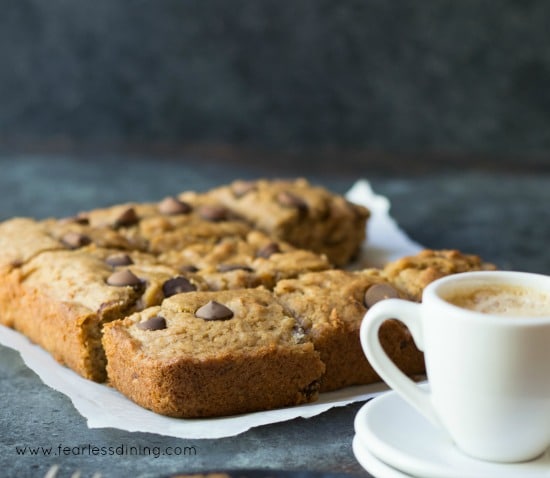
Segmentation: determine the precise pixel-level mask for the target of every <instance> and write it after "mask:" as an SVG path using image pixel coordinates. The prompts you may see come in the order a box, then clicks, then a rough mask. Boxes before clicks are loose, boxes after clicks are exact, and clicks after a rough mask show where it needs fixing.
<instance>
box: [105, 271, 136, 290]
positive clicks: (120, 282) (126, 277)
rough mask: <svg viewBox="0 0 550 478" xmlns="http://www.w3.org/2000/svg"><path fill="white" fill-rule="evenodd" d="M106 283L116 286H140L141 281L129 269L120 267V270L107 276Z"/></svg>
mask: <svg viewBox="0 0 550 478" xmlns="http://www.w3.org/2000/svg"><path fill="white" fill-rule="evenodd" d="M107 284H109V285H113V286H116V287H124V286H130V287H137V286H141V285H142V282H141V279H140V278H139V277H137V276H136V275H135V274H134V273H133V272H132V271H131V270H129V269H122V270H121V271H116V272H113V273H112V274H111V275H110V276H109V277H108V278H107Z"/></svg>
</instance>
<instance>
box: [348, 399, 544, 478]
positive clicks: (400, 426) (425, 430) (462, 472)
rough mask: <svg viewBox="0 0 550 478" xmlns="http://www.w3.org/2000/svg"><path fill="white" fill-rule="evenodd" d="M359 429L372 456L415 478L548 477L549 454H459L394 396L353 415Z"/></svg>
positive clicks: (436, 431) (411, 409)
mask: <svg viewBox="0 0 550 478" xmlns="http://www.w3.org/2000/svg"><path fill="white" fill-rule="evenodd" d="M355 431H356V433H357V435H358V436H359V437H360V439H361V442H362V443H363V445H364V448H367V449H368V451H369V452H370V453H371V454H372V455H374V456H375V457H376V458H378V459H379V460H381V461H382V462H384V463H385V464H387V465H389V466H390V467H394V468H397V469H398V470H400V471H401V472H403V473H408V474H409V475H412V476H417V477H419V476H421V477H424V478H518V477H521V478H550V453H549V452H548V451H547V452H546V453H545V454H544V455H542V456H541V457H540V458H538V459H536V460H532V461H529V462H524V463H513V464H503V463H491V462H486V461H481V460H476V459H475V458H471V457H469V456H467V455H465V454H463V453H461V452H460V451H459V450H458V448H456V447H455V446H454V445H453V443H452V442H451V441H450V439H448V438H447V435H446V434H445V433H444V432H443V431H441V430H439V429H437V428H436V427H434V426H433V425H432V424H431V423H430V422H428V420H427V419H425V418H424V417H423V416H422V415H420V414H419V413H418V412H417V411H416V410H415V409H414V408H412V407H411V406H410V405H409V404H408V403H406V402H405V401H404V400H403V399H402V398H401V397H400V396H399V395H398V394H397V393H396V392H388V393H385V394H383V395H381V396H379V397H377V398H374V399H373V400H371V401H370V402H367V403H366V404H365V405H364V406H363V407H362V408H361V409H360V410H359V412H358V413H357V416H356V417H355ZM397 476H398V475H397ZM405 476H406V475H405Z"/></svg>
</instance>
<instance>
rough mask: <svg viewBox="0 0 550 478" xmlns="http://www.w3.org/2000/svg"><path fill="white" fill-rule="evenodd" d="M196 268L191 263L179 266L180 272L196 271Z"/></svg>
mask: <svg viewBox="0 0 550 478" xmlns="http://www.w3.org/2000/svg"><path fill="white" fill-rule="evenodd" d="M198 270H199V269H198V268H197V267H195V266H192V265H191V264H186V265H184V266H181V267H180V272H198Z"/></svg>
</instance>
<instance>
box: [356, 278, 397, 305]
mask: <svg viewBox="0 0 550 478" xmlns="http://www.w3.org/2000/svg"><path fill="white" fill-rule="evenodd" d="M397 298H399V292H397V290H396V289H395V288H394V287H392V286H391V285H389V284H374V285H372V286H370V287H369V288H368V289H367V290H366V292H365V298H364V302H365V306H367V308H368V307H372V306H373V305H374V304H376V303H377V302H380V301H381V300H384V299H397Z"/></svg>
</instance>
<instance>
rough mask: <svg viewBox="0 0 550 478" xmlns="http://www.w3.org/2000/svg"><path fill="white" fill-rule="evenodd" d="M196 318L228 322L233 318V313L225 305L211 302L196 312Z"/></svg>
mask: <svg viewBox="0 0 550 478" xmlns="http://www.w3.org/2000/svg"><path fill="white" fill-rule="evenodd" d="M195 317H197V318H199V319H204V320H228V319H231V318H232V317H233V312H232V311H231V309H229V308H227V307H226V306H225V305H223V304H220V303H219V302H216V301H215V300H211V301H210V302H208V304H206V305H203V306H202V307H199V308H198V309H197V310H196V312H195Z"/></svg>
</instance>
